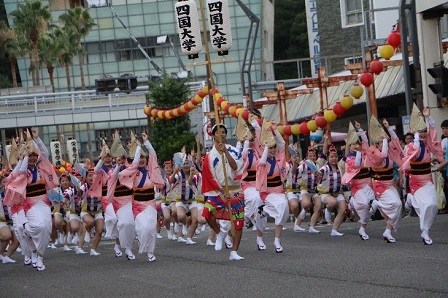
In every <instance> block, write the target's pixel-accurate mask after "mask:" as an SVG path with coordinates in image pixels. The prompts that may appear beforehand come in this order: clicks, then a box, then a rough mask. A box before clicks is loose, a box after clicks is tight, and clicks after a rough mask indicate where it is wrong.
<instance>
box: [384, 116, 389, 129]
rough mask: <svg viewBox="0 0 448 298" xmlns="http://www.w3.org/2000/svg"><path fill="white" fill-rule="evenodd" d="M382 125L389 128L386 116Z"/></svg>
mask: <svg viewBox="0 0 448 298" xmlns="http://www.w3.org/2000/svg"><path fill="white" fill-rule="evenodd" d="M383 125H384V127H385V128H387V129H389V121H387V119H386V118H384V119H383Z"/></svg>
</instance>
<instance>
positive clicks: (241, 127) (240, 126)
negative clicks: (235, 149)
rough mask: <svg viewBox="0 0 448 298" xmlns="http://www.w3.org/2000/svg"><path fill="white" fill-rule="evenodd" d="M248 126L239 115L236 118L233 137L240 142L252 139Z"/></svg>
mask: <svg viewBox="0 0 448 298" xmlns="http://www.w3.org/2000/svg"><path fill="white" fill-rule="evenodd" d="M249 125H250V124H248V123H247V122H246V121H245V120H244V119H243V117H242V116H241V115H239V116H238V123H237V125H236V128H235V136H236V138H237V139H238V141H240V142H244V141H246V140H250V139H252V133H251V131H250V128H249Z"/></svg>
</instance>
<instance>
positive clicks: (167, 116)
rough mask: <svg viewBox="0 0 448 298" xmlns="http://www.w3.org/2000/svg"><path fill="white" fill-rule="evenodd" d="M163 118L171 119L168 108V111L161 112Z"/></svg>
mask: <svg viewBox="0 0 448 298" xmlns="http://www.w3.org/2000/svg"><path fill="white" fill-rule="evenodd" d="M163 118H164V119H171V116H170V111H169V110H168V111H165V112H164V113H163Z"/></svg>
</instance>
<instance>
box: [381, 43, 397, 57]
mask: <svg viewBox="0 0 448 298" xmlns="http://www.w3.org/2000/svg"><path fill="white" fill-rule="evenodd" d="M394 53H395V49H394V47H393V46H391V45H388V44H385V45H384V46H382V47H381V48H380V56H381V57H383V58H384V59H386V60H389V59H390V58H392V56H393V55H394Z"/></svg>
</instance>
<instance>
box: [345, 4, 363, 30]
mask: <svg viewBox="0 0 448 298" xmlns="http://www.w3.org/2000/svg"><path fill="white" fill-rule="evenodd" d="M340 4H341V23H342V28H346V27H353V26H360V25H363V24H364V9H363V4H362V0H340Z"/></svg>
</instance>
